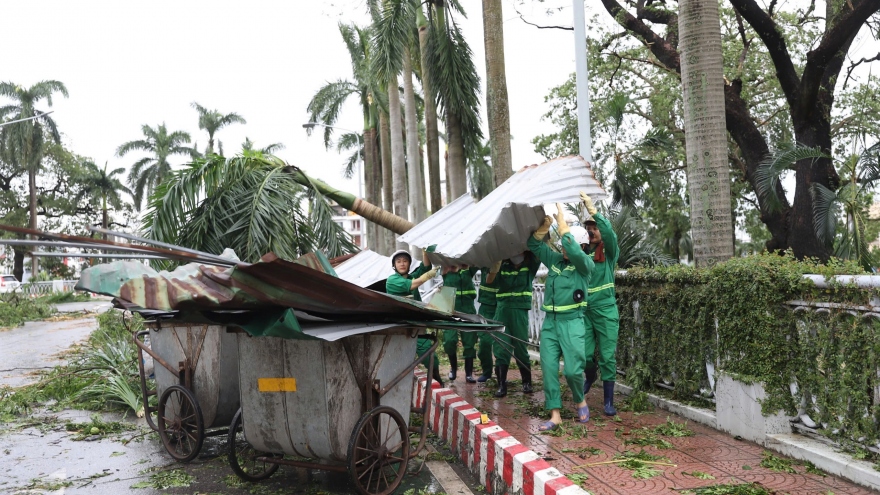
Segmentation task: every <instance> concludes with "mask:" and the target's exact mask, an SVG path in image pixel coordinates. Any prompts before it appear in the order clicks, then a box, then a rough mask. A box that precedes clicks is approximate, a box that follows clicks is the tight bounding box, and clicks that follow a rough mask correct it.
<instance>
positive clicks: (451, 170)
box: [446, 109, 467, 203]
mask: <svg viewBox="0 0 880 495" xmlns="http://www.w3.org/2000/svg"><path fill="white" fill-rule="evenodd" d="M446 138H447V139H448V140H449V141H448V143H447V145H448V147H449V161H448V162H447V166H446V181H447V182H448V183H449V193H450V197H449V198H447V202H449V203H451V202H453V201H455V200H456V199H458V198H459V197H460V196H461V195H462V194H464V193H466V192H467V172H466V169H465V155H464V140H463V139H462V135H461V121H460V120H459V118H458V115H456V114H455V112H453V111H450V110H449V109H447V110H446Z"/></svg>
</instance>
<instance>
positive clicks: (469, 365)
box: [464, 358, 477, 383]
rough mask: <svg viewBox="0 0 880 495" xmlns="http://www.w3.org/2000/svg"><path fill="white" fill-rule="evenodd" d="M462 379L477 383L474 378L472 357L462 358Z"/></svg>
mask: <svg viewBox="0 0 880 495" xmlns="http://www.w3.org/2000/svg"><path fill="white" fill-rule="evenodd" d="M464 381H466V382H468V383H477V381H476V380H474V358H464Z"/></svg>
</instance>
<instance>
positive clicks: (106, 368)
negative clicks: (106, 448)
mask: <svg viewBox="0 0 880 495" xmlns="http://www.w3.org/2000/svg"><path fill="white" fill-rule="evenodd" d="M128 325H129V326H132V328H133V329H138V328H140V327H141V319H140V317H137V316H136V317H134V318H132V319H131V320H130V321H129V322H128ZM139 380H140V379H139V378H138V366H137V351H136V347H135V345H134V343H133V342H132V337H131V333H130V331H129V330H128V328H126V323H125V322H124V321H123V314H122V312H120V311H108V312H106V313H104V314H101V315H99V316H98V329H97V330H95V331H94V332H92V334H91V335H90V336H89V339H88V340H87V341H86V342H85V343H84V344H83V345H81V346H77V347H74V348H73V349H72V350H71V351H70V352H69V354H68V359H67V364H65V365H63V366H59V367H56V368H53V369H52V370H50V371H48V372H46V373H44V374H43V375H42V376H41V377H40V379H39V381H38V382H37V383H35V384H32V385H27V386H24V387H19V388H10V387H0V422H9V421H12V420H13V419H15V418H19V417H23V416H26V415H28V414H30V413H31V412H33V410H34V409H35V408H36V407H38V406H41V405H45V404H48V403H50V402H51V401H54V403H52V406H51V407H52V409H54V410H61V409H64V408H78V409H87V410H92V411H114V410H115V411H119V410H122V411H126V410H131V411H137V410H138V409H139V408H140V407H141V404H140V402H141V399H140V384H139Z"/></svg>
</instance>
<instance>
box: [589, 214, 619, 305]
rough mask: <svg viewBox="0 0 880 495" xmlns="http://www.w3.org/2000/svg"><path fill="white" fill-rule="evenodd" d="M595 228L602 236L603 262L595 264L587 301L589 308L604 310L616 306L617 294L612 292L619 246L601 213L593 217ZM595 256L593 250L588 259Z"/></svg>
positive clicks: (609, 224)
mask: <svg viewBox="0 0 880 495" xmlns="http://www.w3.org/2000/svg"><path fill="white" fill-rule="evenodd" d="M593 220H595V222H596V227H597V228H598V229H599V233H601V234H602V243H603V244H604V248H605V261H602V262H596V261H594V263H595V265H596V269H595V270H594V271H593V277H592V278H591V279H590V288H589V289H588V290H587V301H589V302H590V307H591V308H604V307H606V306H613V305H615V304H617V293H616V292H615V290H614V270H615V269H616V268H617V259H618V258H619V257H620V246H619V245H618V244H617V234H615V233H614V230H613V229H612V228H611V222H609V221H608V219H607V218H605V217H603V216H602V214H601V213H596V214H595V215H593ZM595 255H596V253H595V249H593V250H591V251H590V253H589V256H590V259H593V257H594V256H595Z"/></svg>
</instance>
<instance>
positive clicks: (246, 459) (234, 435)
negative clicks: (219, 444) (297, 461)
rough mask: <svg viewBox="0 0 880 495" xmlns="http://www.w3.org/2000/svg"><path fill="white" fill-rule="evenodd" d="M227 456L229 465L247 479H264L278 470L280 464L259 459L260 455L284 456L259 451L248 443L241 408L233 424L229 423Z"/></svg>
mask: <svg viewBox="0 0 880 495" xmlns="http://www.w3.org/2000/svg"><path fill="white" fill-rule="evenodd" d="M226 456H227V457H228V458H229V467H231V468H232V470H233V471H235V474H237V475H238V477H239V478H241V479H243V480H245V481H260V480H264V479H266V478H268V477H269V476H272V474H273V473H274V472H275V471H278V464H273V463H271V462H266V461H258V460H257V458H258V457H278V458H281V457H283V456H282V455H281V454H266V453H264V452H258V451H256V450H254V448H253V447H251V446H250V444H248V443H247V440H245V439H244V429H243V428H242V426H241V408H239V409H238V412H236V413H235V417H233V418H232V424H231V425H229V451H228V452H227V454H226Z"/></svg>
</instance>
